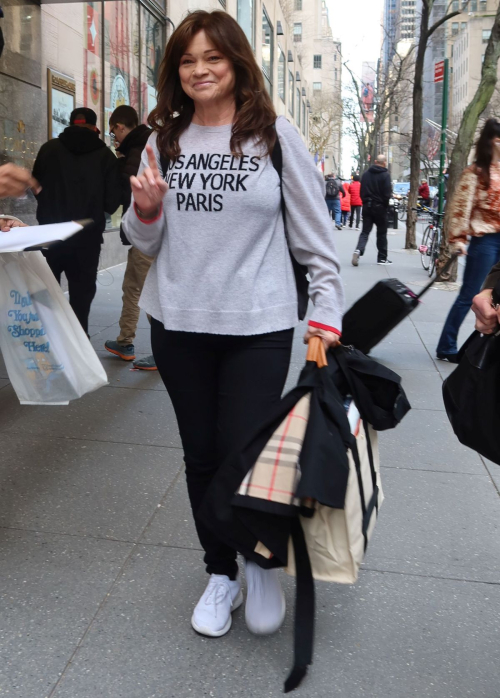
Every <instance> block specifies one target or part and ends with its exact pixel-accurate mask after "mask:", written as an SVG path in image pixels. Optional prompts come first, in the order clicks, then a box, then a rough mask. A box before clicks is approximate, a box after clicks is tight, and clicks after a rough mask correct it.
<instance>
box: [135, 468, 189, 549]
mask: <svg viewBox="0 0 500 698" xmlns="http://www.w3.org/2000/svg"><path fill="white" fill-rule="evenodd" d="M139 542H140V543H144V544H148V545H164V546H169V547H174V548H190V549H192V550H201V545H200V541H199V540H198V535H197V533H196V528H195V526H194V521H193V515H192V513H191V506H190V504H189V497H188V493H187V486H186V478H185V474H184V470H182V471H181V472H180V473H179V475H178V476H177V478H176V481H175V484H174V486H173V487H172V488H171V489H170V490H169V492H168V494H167V496H166V497H165V499H164V500H163V501H162V503H161V506H160V507H158V508H157V510H156V512H155V515H154V517H153V519H152V520H151V522H150V524H149V525H148V527H147V528H146V530H145V531H144V533H143V535H142V537H141V539H140V541H139Z"/></svg>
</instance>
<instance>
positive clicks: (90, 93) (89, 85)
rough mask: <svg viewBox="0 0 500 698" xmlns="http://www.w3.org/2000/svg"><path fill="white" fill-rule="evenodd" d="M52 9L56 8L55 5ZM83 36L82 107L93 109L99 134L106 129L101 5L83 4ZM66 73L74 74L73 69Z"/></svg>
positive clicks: (77, 94) (98, 3)
mask: <svg viewBox="0 0 500 698" xmlns="http://www.w3.org/2000/svg"><path fill="white" fill-rule="evenodd" d="M54 7H57V5H55V6H54ZM84 8H85V9H84V18H83V22H84V36H83V106H84V107H89V109H93V110H94V111H95V112H96V114H97V126H98V127H99V129H100V131H101V133H105V132H106V131H107V129H105V128H104V126H103V123H102V81H103V75H102V59H101V55H102V3H101V2H87V3H84ZM71 68H73V66H70V70H69V71H68V72H70V74H71V73H73V74H76V71H75V68H76V66H75V68H73V70H72V69H71ZM80 100H81V96H80V95H79V90H78V83H77V86H76V103H77V105H79V104H81V101H80Z"/></svg>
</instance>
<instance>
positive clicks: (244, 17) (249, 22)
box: [237, 0, 255, 49]
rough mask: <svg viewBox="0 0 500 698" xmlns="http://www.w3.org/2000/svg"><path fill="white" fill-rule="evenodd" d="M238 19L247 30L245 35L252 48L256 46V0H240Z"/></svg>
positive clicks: (244, 29)
mask: <svg viewBox="0 0 500 698" xmlns="http://www.w3.org/2000/svg"><path fill="white" fill-rule="evenodd" d="M237 12H238V14H237V20H238V24H239V25H240V27H241V28H242V29H243V31H244V32H245V35H246V37H247V39H248V41H249V42H250V45H251V46H252V48H253V49H254V48H255V31H254V27H255V24H254V16H255V3H254V0H238V10H237Z"/></svg>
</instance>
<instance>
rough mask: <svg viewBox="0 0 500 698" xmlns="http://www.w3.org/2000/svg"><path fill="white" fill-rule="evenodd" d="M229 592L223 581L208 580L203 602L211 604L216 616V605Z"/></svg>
mask: <svg viewBox="0 0 500 698" xmlns="http://www.w3.org/2000/svg"><path fill="white" fill-rule="evenodd" d="M228 594H229V587H228V585H227V584H225V583H224V582H217V581H213V582H210V584H209V585H208V589H207V595H206V597H205V604H206V605H207V606H210V605H211V604H213V606H214V608H215V617H216V618H217V606H218V605H219V604H220V603H222V602H223V601H224V599H225V598H226V596H227V595H228Z"/></svg>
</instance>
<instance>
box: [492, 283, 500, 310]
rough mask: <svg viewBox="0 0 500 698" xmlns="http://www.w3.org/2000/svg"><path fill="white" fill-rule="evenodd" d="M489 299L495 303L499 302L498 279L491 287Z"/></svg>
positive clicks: (499, 289)
mask: <svg viewBox="0 0 500 698" xmlns="http://www.w3.org/2000/svg"><path fill="white" fill-rule="evenodd" d="M491 300H492V301H493V303H494V304H495V305H499V304H500V279H499V280H498V281H497V285H496V286H495V288H492V289H491Z"/></svg>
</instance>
